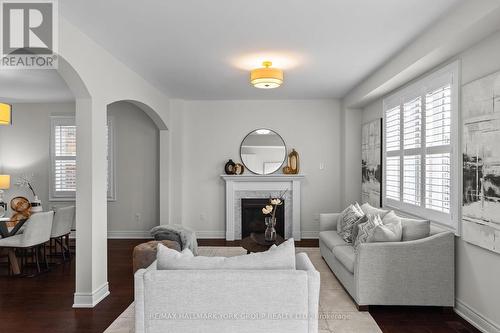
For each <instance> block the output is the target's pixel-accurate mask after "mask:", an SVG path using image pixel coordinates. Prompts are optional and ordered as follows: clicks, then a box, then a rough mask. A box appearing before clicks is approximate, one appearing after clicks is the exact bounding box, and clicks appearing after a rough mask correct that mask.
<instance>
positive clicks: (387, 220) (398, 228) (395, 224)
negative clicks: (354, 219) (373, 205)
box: [368, 210, 403, 243]
mask: <svg viewBox="0 0 500 333" xmlns="http://www.w3.org/2000/svg"><path fill="white" fill-rule="evenodd" d="M382 223H383V224H381V225H378V226H376V227H375V229H374V230H373V234H372V235H371V237H369V239H368V242H369V243H374V242H400V241H401V235H402V233H403V227H402V225H401V219H400V218H399V217H398V216H397V215H396V213H394V211H392V210H391V211H390V212H389V213H387V214H386V215H385V216H384V218H383V219H382Z"/></svg>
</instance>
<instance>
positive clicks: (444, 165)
mask: <svg viewBox="0 0 500 333" xmlns="http://www.w3.org/2000/svg"><path fill="white" fill-rule="evenodd" d="M457 77H458V65H457V64H456V63H453V64H451V65H449V66H447V67H445V68H443V69H441V70H439V71H437V72H436V73H434V74H431V75H429V76H428V77H426V78H424V79H422V80H420V81H419V82H416V83H415V84H413V85H411V86H409V87H407V88H405V89H404V90H402V91H400V92H398V93H396V94H394V95H392V96H390V97H389V98H387V99H385V100H384V145H383V147H384V165H383V166H384V171H385V173H384V174H385V180H384V188H383V191H384V196H383V197H384V205H386V206H389V207H393V208H395V209H398V210H401V211H404V212H408V213H410V214H414V215H417V216H421V217H424V218H429V219H431V220H433V221H435V222H438V223H443V224H446V225H448V226H451V227H453V228H455V227H456V224H457V221H456V216H457V214H456V210H457V209H458V204H457V201H458V197H457V194H456V192H458V191H457V190H458V188H455V187H456V186H457V185H458V180H457V177H456V175H457V171H458V168H459V164H458V163H459V162H458V161H459V157H458V154H457V153H456V152H457V147H456V146H457V144H458V135H457V132H458V102H457V101H458V84H457V82H454V80H455V81H456V78H457ZM454 170H455V171H454Z"/></svg>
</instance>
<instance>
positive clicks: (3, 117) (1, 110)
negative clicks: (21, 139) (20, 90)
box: [0, 103, 12, 125]
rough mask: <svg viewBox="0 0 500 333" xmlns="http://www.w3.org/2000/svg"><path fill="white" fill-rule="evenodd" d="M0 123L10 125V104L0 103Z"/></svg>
mask: <svg viewBox="0 0 500 333" xmlns="http://www.w3.org/2000/svg"><path fill="white" fill-rule="evenodd" d="M0 125H12V105H10V104H7V103H0Z"/></svg>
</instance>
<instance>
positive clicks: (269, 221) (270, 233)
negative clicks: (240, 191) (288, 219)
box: [264, 216, 276, 242]
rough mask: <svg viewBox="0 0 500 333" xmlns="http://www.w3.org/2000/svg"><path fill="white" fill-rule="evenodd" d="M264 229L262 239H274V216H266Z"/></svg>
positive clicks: (271, 240)
mask: <svg viewBox="0 0 500 333" xmlns="http://www.w3.org/2000/svg"><path fill="white" fill-rule="evenodd" d="M265 223H266V226H267V228H266V231H265V232H264V239H265V240H266V241H269V242H274V241H275V240H276V229H275V226H276V217H272V216H268V217H266V218H265Z"/></svg>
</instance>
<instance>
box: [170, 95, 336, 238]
mask: <svg viewBox="0 0 500 333" xmlns="http://www.w3.org/2000/svg"><path fill="white" fill-rule="evenodd" d="M174 104H175V107H172V108H171V112H172V117H171V120H172V121H174V123H173V128H174V131H173V144H174V146H175V147H182V149H173V150H172V151H173V152H174V153H173V154H174V155H173V157H172V160H173V162H174V163H175V164H176V165H175V166H174V167H173V168H172V169H173V170H177V171H176V172H175V173H174V175H173V180H174V182H176V184H174V185H173V186H174V188H175V189H178V190H175V192H174V193H173V195H174V196H175V197H176V198H177V199H176V200H174V201H173V209H172V210H173V222H174V223H179V222H182V223H183V224H184V225H186V226H189V227H191V228H193V229H194V230H196V231H197V234H198V235H199V236H200V237H225V208H224V205H225V199H224V198H225V194H224V182H223V180H222V179H221V178H220V175H221V174H223V173H224V164H225V163H226V162H227V160H228V159H229V158H232V159H233V160H234V161H238V162H239V161H240V158H239V147H240V143H241V141H242V140H243V138H244V137H245V135H246V134H248V133H249V132H250V131H252V130H255V129H257V128H271V129H274V130H275V131H276V132H278V133H279V134H280V135H281V136H282V137H283V139H284V140H285V142H286V145H287V148H288V149H291V148H295V149H296V150H297V151H298V152H299V154H300V167H301V173H304V174H305V175H306V177H305V180H304V182H303V187H302V198H303V202H302V211H301V213H302V216H301V221H302V231H303V235H304V236H305V237H315V236H317V231H318V225H319V222H318V214H319V213H323V212H336V211H339V209H340V208H341V206H342V205H341V175H340V173H341V158H340V157H341V153H342V150H341V136H342V134H341V109H340V105H339V103H338V101H334V100H286V101H248V100H235V101H185V102H182V101H177V102H176V103H174ZM176 129H177V130H176ZM179 163H180V164H179ZM320 163H324V164H325V168H324V170H320V167H319V166H320ZM246 172H248V171H246Z"/></svg>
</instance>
